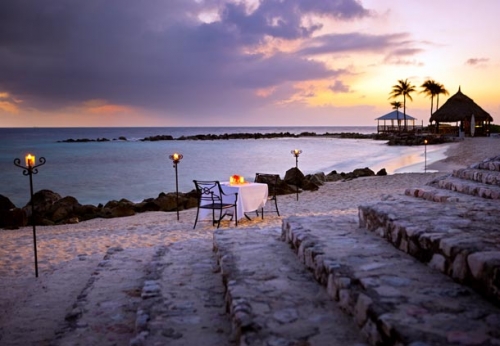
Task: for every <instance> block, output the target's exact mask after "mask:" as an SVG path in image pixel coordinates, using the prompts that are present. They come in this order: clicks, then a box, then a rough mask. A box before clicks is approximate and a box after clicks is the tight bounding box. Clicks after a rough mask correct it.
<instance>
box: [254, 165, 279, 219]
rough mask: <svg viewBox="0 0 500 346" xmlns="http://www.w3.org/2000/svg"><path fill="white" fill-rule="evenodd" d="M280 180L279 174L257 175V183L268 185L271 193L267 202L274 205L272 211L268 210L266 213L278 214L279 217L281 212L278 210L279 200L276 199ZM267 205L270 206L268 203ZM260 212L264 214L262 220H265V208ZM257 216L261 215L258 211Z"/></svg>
mask: <svg viewBox="0 0 500 346" xmlns="http://www.w3.org/2000/svg"><path fill="white" fill-rule="evenodd" d="M279 179H280V176H279V175H278V174H267V173H255V182H256V183H265V184H267V187H268V191H269V192H268V197H267V201H268V202H271V203H273V204H274V207H272V209H269V208H267V210H266V211H267V212H270V213H277V214H278V216H280V211H279V209H278V198H277V197H276V193H277V191H278V182H279ZM266 205H269V203H266ZM260 211H261V213H262V219H264V207H262V208H261V210H260ZM257 215H259V212H258V211H257Z"/></svg>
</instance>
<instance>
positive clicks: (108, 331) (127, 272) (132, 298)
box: [55, 247, 155, 346]
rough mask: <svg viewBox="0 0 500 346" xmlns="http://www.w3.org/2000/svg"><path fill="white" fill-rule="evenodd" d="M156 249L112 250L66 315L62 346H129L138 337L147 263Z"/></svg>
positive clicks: (61, 340) (108, 252)
mask: <svg viewBox="0 0 500 346" xmlns="http://www.w3.org/2000/svg"><path fill="white" fill-rule="evenodd" d="M154 250H155V249H154V248H144V249H126V250H123V249H122V248H120V247H114V248H110V249H109V250H108V251H107V253H106V256H104V259H103V260H102V261H100V262H99V264H98V266H97V268H96V270H95V271H94V272H93V273H92V275H91V276H90V278H89V280H88V282H87V284H86V285H85V286H84V288H83V290H82V292H80V294H79V295H78V297H77V301H76V302H75V304H74V305H73V309H72V310H71V311H70V312H69V313H68V314H67V315H66V317H65V320H66V322H67V323H66V326H65V328H64V329H63V330H62V331H59V332H58V334H59V335H58V337H57V339H56V340H55V344H56V345H60V346H70V345H71V346H87V345H103V346H104V345H110V346H111V345H126V344H128V342H129V340H130V339H131V338H132V337H133V336H134V334H135V319H136V312H137V307H138V305H139V303H140V302H141V297H140V292H141V288H142V286H143V277H144V272H143V269H144V266H145V262H146V263H147V262H149V261H150V259H151V257H152V256H153V253H154Z"/></svg>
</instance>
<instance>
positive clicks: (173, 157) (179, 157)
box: [168, 153, 184, 221]
mask: <svg viewBox="0 0 500 346" xmlns="http://www.w3.org/2000/svg"><path fill="white" fill-rule="evenodd" d="M183 157H184V156H182V154H178V153H173V154H172V155H170V156H169V157H168V158H169V159H170V160H172V161H173V163H174V168H175V205H176V210H177V221H179V179H178V176H177V164H178V163H179V162H180V161H181V160H182V158H183Z"/></svg>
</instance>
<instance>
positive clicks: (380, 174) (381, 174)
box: [377, 168, 387, 176]
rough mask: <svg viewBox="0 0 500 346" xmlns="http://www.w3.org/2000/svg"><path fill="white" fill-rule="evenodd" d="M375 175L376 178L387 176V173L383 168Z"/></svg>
mask: <svg viewBox="0 0 500 346" xmlns="http://www.w3.org/2000/svg"><path fill="white" fill-rule="evenodd" d="M377 175H378V176H383V175H387V171H386V170H385V168H382V169H381V170H380V171H378V172H377Z"/></svg>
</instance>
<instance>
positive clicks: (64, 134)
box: [0, 126, 447, 207]
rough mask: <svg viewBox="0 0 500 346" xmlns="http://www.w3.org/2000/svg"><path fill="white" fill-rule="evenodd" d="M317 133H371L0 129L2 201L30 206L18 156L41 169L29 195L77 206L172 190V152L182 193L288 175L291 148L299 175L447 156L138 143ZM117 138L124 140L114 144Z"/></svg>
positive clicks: (418, 166)
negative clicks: (203, 183)
mask: <svg viewBox="0 0 500 346" xmlns="http://www.w3.org/2000/svg"><path fill="white" fill-rule="evenodd" d="M305 131H308V132H316V133H317V134H323V133H326V132H329V133H340V132H357V133H365V134H369V133H374V132H376V128H375V127H372V126H366V127H225V128H215V127H213V128H211V127H200V128H196V127H175V128H0V195H4V196H7V197H8V198H9V199H10V200H11V201H12V202H13V203H14V204H15V205H16V206H18V207H20V206H24V205H25V204H26V203H28V201H29V178H28V177H26V176H24V175H23V174H22V170H21V169H20V168H18V167H16V166H14V164H13V161H14V159H15V158H19V159H21V163H24V157H25V156H26V155H27V154H28V153H31V154H33V155H35V156H36V160H37V163H38V159H39V157H45V159H46V160H47V162H46V164H45V165H43V166H41V167H39V169H38V174H36V175H34V176H33V185H34V190H35V192H36V191H39V190H41V189H49V190H52V191H54V192H57V193H59V194H60V195H61V196H63V197H64V196H73V197H75V198H76V199H78V201H79V202H80V203H82V204H94V205H97V204H99V203H103V204H104V203H106V202H108V201H110V200H119V199H121V198H126V199H129V200H131V201H134V202H139V201H142V200H143V199H146V198H150V197H156V196H158V194H159V193H161V192H172V191H175V170H174V168H173V164H172V161H171V160H170V159H169V158H168V157H169V155H171V154H172V153H174V152H178V153H181V154H182V155H183V156H184V158H183V159H182V160H181V162H180V163H179V165H178V179H179V191H180V192H188V191H191V190H192V189H193V188H194V184H193V180H194V179H196V180H221V181H225V180H228V179H229V176H230V175H233V174H239V175H243V176H244V177H245V179H246V180H249V181H251V180H253V177H254V176H255V173H256V172H261V173H277V174H279V175H280V176H281V177H284V175H285V172H286V171H287V170H288V169H290V168H292V167H295V157H294V156H293V155H292V154H291V153H290V151H291V150H293V149H301V150H302V154H301V155H300V156H299V161H298V166H299V169H300V170H301V171H302V172H303V173H304V174H310V173H316V172H325V173H330V172H331V171H333V170H336V171H337V172H339V173H340V172H349V171H352V170H354V169H356V168H362V167H369V168H371V169H372V170H374V171H375V172H377V171H378V170H380V169H381V168H385V169H386V170H387V172H388V173H389V174H393V173H401V172H423V171H424V165H425V163H424V162H427V164H429V163H431V162H433V161H436V160H439V159H442V158H444V154H443V153H444V151H445V149H446V148H447V146H446V145H440V146H428V147H427V148H425V150H424V147H395V146H388V145H387V144H386V142H385V141H375V140H371V139H338V138H316V137H301V138H276V139H258V140H255V139H234V140H214V141H194V140H181V141H179V140H173V141H158V142H149V141H144V142H143V141H140V139H141V138H144V137H148V136H155V135H172V136H173V137H174V138H178V137H180V136H183V135H196V134H224V133H274V132H290V133H297V134H299V133H301V132H305ZM120 136H124V137H126V138H127V141H120V140H112V139H117V138H119V137H120ZM69 138H73V139H81V138H89V139H97V138H108V139H111V140H112V141H109V142H87V143H61V142H58V141H62V140H66V139H69Z"/></svg>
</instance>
